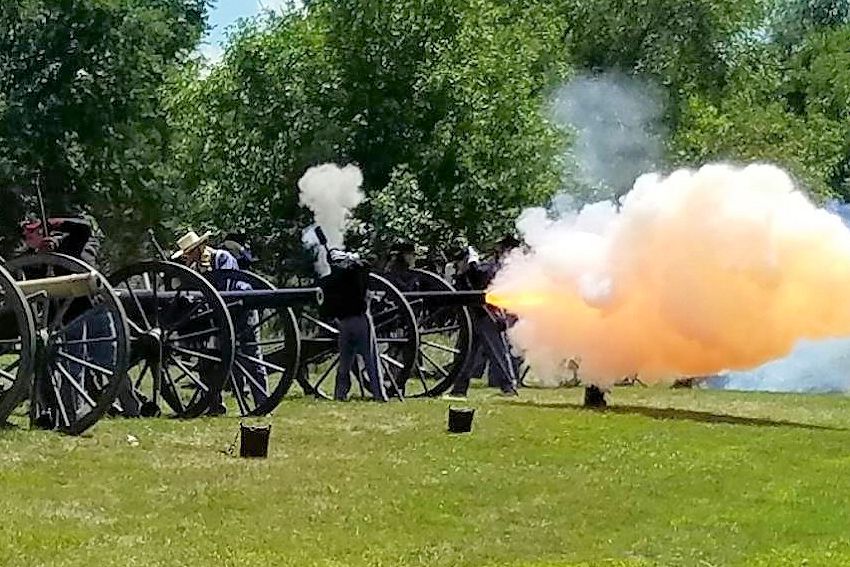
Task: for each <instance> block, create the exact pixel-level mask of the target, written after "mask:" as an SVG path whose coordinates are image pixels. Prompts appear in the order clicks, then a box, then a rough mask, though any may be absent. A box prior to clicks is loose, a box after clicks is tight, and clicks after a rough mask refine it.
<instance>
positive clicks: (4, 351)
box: [0, 254, 130, 435]
mask: <svg viewBox="0 0 850 567" xmlns="http://www.w3.org/2000/svg"><path fill="white" fill-rule="evenodd" d="M0 291H2V304H0V334H1V335H2V339H0V368H2V370H0V379H2V380H0V381H2V384H0V420H2V422H4V423H10V422H11V423H15V422H17V421H20V420H21V419H22V418H24V417H25V416H28V417H29V422H30V424H31V425H36V426H38V427H43V428H52V429H57V430H59V431H62V432H64V433H68V434H71V435H79V434H81V433H83V432H84V431H85V430H87V429H88V428H89V427H91V426H92V425H94V424H95V423H96V422H97V421H98V420H99V419H100V418H101V417H102V416H103V415H105V414H106V413H107V412H108V411H109V408H110V407H111V406H112V403H113V401H114V400H115V399H116V398H117V397H119V394H120V388H121V385H122V384H125V383H126V382H125V380H126V376H127V367H128V360H129V348H130V346H129V345H130V343H129V332H128V328H127V319H126V315H125V313H124V309H123V305H122V303H121V301H120V300H119V299H118V296H117V295H116V294H115V292H114V290H113V289H112V287H111V286H110V285H109V283H108V281H107V280H106V278H105V277H104V276H103V275H102V274H99V273H98V272H97V271H95V270H94V269H92V268H91V267H90V266H88V265H87V264H85V263H84V262H82V261H80V260H77V259H75V258H71V257H69V256H64V255H61V254H39V255H33V256H22V257H20V258H17V259H15V260H12V261H10V262H8V263H6V264H5V267H4V268H3V269H0ZM27 401H29V409H28V410H25V409H24V406H25V402H27Z"/></svg>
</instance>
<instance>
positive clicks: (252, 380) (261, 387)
mask: <svg viewBox="0 0 850 567" xmlns="http://www.w3.org/2000/svg"><path fill="white" fill-rule="evenodd" d="M235 365H236V367H237V368H238V369H239V370H240V371H241V372H242V375H243V376H245V378H247V379H248V381H249V382H250V383H251V384H253V385H254V386H255V387H256V388H257V389H258V390H260V391H261V392H262V393H263V394H264V395H265V396H266V397H269V396H270V395H271V394H270V393H269V387H268V380H266V383H265V384H261V383H260V382H258V381H257V378H256V376H254V375H253V374H252V373H251V372H248V369H247V368H245V366H244V365H243V364H242V363H241V362H239V361H238V360H237V361H236V363H235Z"/></svg>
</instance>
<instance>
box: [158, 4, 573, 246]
mask: <svg viewBox="0 0 850 567" xmlns="http://www.w3.org/2000/svg"><path fill="white" fill-rule="evenodd" d="M379 8H380V9H379ZM561 29H562V24H561V21H560V19H559V17H558V16H557V14H556V13H554V12H553V11H552V10H546V9H542V8H540V7H534V8H530V7H521V6H516V5H513V4H507V3H503V2H496V1H492V0H477V1H475V2H466V1H464V2H460V1H448V0H447V1H441V2H431V3H427V4H425V5H423V4H422V3H421V2H415V1H412V0H411V1H406V2H394V3H392V4H388V5H383V4H381V5H380V6H379V5H378V4H376V3H374V2H369V1H366V0H348V1H339V2H330V1H327V2H314V3H312V4H311V8H310V10H309V12H308V13H307V14H306V15H305V14H303V13H292V12H289V13H285V14H284V15H282V16H278V17H272V18H271V19H261V20H257V21H254V22H248V23H247V24H245V26H244V27H243V28H242V29H241V31H240V32H239V33H238V34H237V36H236V37H235V39H234V41H233V42H232V43H231V45H230V46H229V47H228V49H227V52H226V55H225V59H224V64H223V65H222V66H221V67H219V68H217V69H215V70H213V72H212V73H211V74H210V76H209V77H207V78H206V79H203V80H200V81H198V80H194V79H193V78H190V79H188V80H186V81H185V82H184V83H183V84H182V85H179V87H180V88H178V89H177V91H176V92H175V94H174V95H173V97H172V99H171V102H172V104H171V106H170V108H171V109H172V113H171V117H172V118H171V120H172V124H173V126H174V127H175V129H176V130H177V131H179V132H180V137H179V142H178V144H177V147H176V148H175V150H174V151H173V155H174V156H175V159H176V161H177V163H179V164H180V167H179V170H180V178H179V179H178V180H177V181H176V182H177V185H178V186H179V187H181V189H180V191H179V192H178V193H179V194H180V195H183V196H185V195H192V199H193V201H192V202H189V203H187V202H186V200H185V198H184V197H181V198H180V199H179V200H178V201H176V202H175V208H174V210H175V211H181V210H182V211H185V209H186V208H187V205H188V209H189V210H188V212H182V213H181V214H180V216H181V217H183V218H191V219H195V221H196V222H204V223H210V222H214V223H215V225H216V227H217V228H221V229H226V228H229V227H232V226H237V225H239V226H241V225H243V224H245V223H246V219H250V226H249V227H248V228H250V229H251V231H252V232H253V233H255V234H263V235H271V238H270V241H269V244H270V246H271V247H272V248H273V250H274V252H275V253H278V254H280V255H282V256H286V255H291V254H293V253H294V252H295V248H297V247H299V246H300V243H299V240H298V238H296V236H297V231H296V228H297V227H298V226H299V225H301V226H303V224H304V223H305V222H306V221H307V212H306V211H303V210H300V209H299V208H298V206H297V189H296V183H297V180H298V178H299V177H300V176H301V175H302V174H303V172H304V170H305V169H306V168H307V167H309V166H310V165H314V164H317V163H320V162H323V161H336V162H338V163H348V162H353V163H356V164H358V165H359V166H360V167H361V168H362V169H363V172H364V178H365V182H364V186H365V190H366V191H367V194H368V195H369V196H370V197H371V196H372V195H375V196H376V197H377V202H376V204H375V207H377V208H376V209H375V211H373V210H372V205H366V206H364V207H361V210H359V211H357V214H358V218H359V220H360V222H361V224H363V223H365V224H363V226H364V229H363V234H362V236H363V238H366V239H367V240H369V241H371V242H374V243H376V244H378V245H379V246H380V245H381V244H380V243H381V242H386V241H387V236H384V235H382V236H379V237H376V236H374V235H375V234H377V233H378V232H379V231H383V230H385V229H386V230H389V231H390V233H392V234H395V232H393V231H401V230H407V229H413V228H414V227H415V226H419V228H423V227H422V226H420V225H415V224H407V225H404V226H402V225H403V223H402V225H397V226H390V225H389V224H388V222H387V220H388V219H389V218H390V212H389V211H388V210H387V207H389V206H390V205H388V203H390V202H392V203H395V205H394V206H399V207H407V206H408V204H406V203H402V202H401V201H399V200H398V197H399V195H395V194H396V193H397V191H398V184H400V183H401V184H405V185H408V186H410V184H411V183H412V184H414V185H415V186H416V187H417V192H416V193H415V194H414V195H411V197H413V199H414V202H412V203H410V204H409V205H410V206H413V207H414V208H415V209H416V211H417V213H416V217H417V222H428V221H427V219H438V220H439V224H438V225H434V226H439V230H438V229H436V228H434V226H431V227H430V228H427V227H426V228H424V230H426V234H427V235H429V236H428V237H429V238H433V239H434V240H433V241H432V242H430V244H438V243H440V242H443V243H444V242H447V241H448V240H449V239H451V238H452V237H453V236H456V235H459V234H462V233H468V234H469V236H470V237H471V238H474V239H494V238H495V237H496V235H497V234H499V233H500V232H501V231H502V230H505V229H506V228H508V227H509V226H510V225H511V224H512V222H513V219H514V218H515V217H516V214H517V213H518V212H519V211H520V210H521V208H522V207H524V206H527V205H529V204H539V203H542V202H544V201H545V200H546V199H547V198H548V196H549V195H551V194H552V192H553V191H554V190H555V189H556V188H557V186H558V183H559V178H558V175H557V172H558V169H557V167H556V157H557V155H558V152H559V149H560V137H559V136H558V134H557V132H555V131H554V129H553V128H552V127H551V126H550V125H549V124H548V123H547V121H546V119H545V116H544V115H543V114H542V113H541V107H542V105H543V101H544V99H545V95H546V93H547V89H548V88H549V87H551V86H553V85H554V84H556V83H557V82H558V81H559V80H560V78H561V77H563V75H564V74H565V72H566V68H565V66H564V64H563V63H562V61H563V57H562V53H561V52H562V47H561V46H560V44H559V41H558V40H559V34H560V33H561ZM399 176H401V177H399ZM402 178H403V181H402ZM420 192H421V193H420ZM181 207H182V209H181ZM367 233H368V234H367ZM410 236H411V235H410V234H408V235H407V237H408V238H410ZM353 237H354V239H355V240H357V235H353ZM360 240H361V241H362V238H361V239H360ZM379 241H380V242H379ZM354 244H357V243H356V242H355V243H354Z"/></svg>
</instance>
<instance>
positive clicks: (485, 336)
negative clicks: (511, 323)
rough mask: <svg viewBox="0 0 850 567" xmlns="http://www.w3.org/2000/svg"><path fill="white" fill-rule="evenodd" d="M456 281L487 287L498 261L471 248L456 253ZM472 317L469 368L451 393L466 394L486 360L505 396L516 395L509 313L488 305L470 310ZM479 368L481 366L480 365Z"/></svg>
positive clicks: (460, 286)
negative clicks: (487, 259)
mask: <svg viewBox="0 0 850 567" xmlns="http://www.w3.org/2000/svg"><path fill="white" fill-rule="evenodd" d="M455 259H456V264H455V284H456V286H457V288H458V289H465V290H486V289H487V287H488V286H489V285H490V282H491V281H492V279H493V277H494V276H495V275H496V271H497V270H498V267H499V265H498V263H497V262H496V261H490V262H488V261H483V260H481V259H480V257H479V255H478V253H477V252H476V251H475V250H474V249H473V248H472V247H471V246H468V247H466V249H465V250H463V251H461V252H460V253H459V254H457V255H456V257H455ZM470 315H471V316H472V329H473V335H472V354H471V356H470V359H469V363H467V365H466V367H465V368H463V369H462V370H461V372H460V374H459V375H458V377H457V379H456V380H455V383H454V386H453V388H452V390H451V393H450V396H452V397H464V396H466V393H467V390H468V389H469V382H470V380H471V379H472V378H473V373H474V372H477V371H481V370H482V368H480V367H481V366H482V365H481V362H482V361H485V360H486V363H487V364H488V365H489V367H490V376H491V377H492V378H491V379H492V381H493V382H494V384H495V385H496V386H498V387H499V388H500V389H501V390H502V393H503V394H505V395H511V396H515V395H516V393H517V392H516V387H517V379H516V372H515V368H514V360H513V359H512V358H511V354H510V346H509V345H508V341H507V338H506V336H505V330H506V329H507V326H508V318H507V314H505V313H504V312H502V311H501V310H499V309H496V308H495V307H492V306H489V305H484V306H481V307H474V308H472V309H470ZM476 367H478V368H476Z"/></svg>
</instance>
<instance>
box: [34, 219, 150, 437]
mask: <svg viewBox="0 0 850 567" xmlns="http://www.w3.org/2000/svg"><path fill="white" fill-rule="evenodd" d="M47 227H48V228H47V231H46V232H47V234H45V230H44V229H43V228H42V221H41V220H40V219H38V218H36V217H35V216H34V215H31V216H30V217H29V218H28V219H27V220H25V221H24V222H23V223H21V236H22V248H21V250H20V251H21V252H22V253H25V254H38V253H42V252H55V253H58V254H65V255H67V256H71V257H73V258H77V259H78V260H82V261H83V262H85V263H86V264H88V265H89V266H91V267H92V268H94V269H99V268H100V266H99V264H100V262H99V260H100V258H99V253H100V244H101V240H102V238H103V233H102V232H101V231H100V229H99V228H98V226H97V224H96V223H95V222H94V219H92V218H90V217H89V218H85V217H84V216H83V215H68V216H62V217H51V218H49V219H47ZM44 275H46V274H35V276H36V277H43V276H44ZM78 309H84V307H82V306H80V307H78ZM81 314H82V313H78V312H77V311H75V310H74V309H73V308H69V309H68V311H67V312H66V315H65V319H67V320H68V321H72V323H71V325H70V326H69V327H68V329H67V331H66V339H67V340H69V341H78V342H79V341H82V340H83V337H84V336H85V337H86V338H87V339H91V344H89V345H82V344H79V345H74V346H70V347H68V348H69V351H70V354H72V355H74V356H77V357H78V358H87V359H88V360H90V361H91V362H94V363H95V364H100V365H101V366H103V367H106V368H109V367H111V366H112V365H113V362H114V357H115V351H114V345H113V343H112V342H111V341H108V340H106V341H98V340H96V339H99V338H107V337H111V336H113V335H114V328H113V326H112V323H113V322H112V321H111V320H110V318H109V316H108V315H105V314H100V315H98V314H94V315H89V316H86V317H85V318H84V319H83V322H82V323H77V324H74V323H73V320H74V319H75V318H76V317H78V316H80V315H81ZM83 349H88V352H89V354H90V357H86V356H85V353H84V351H83ZM68 370H69V372H70V373H71V374H72V375H73V376H75V377H76V378H78V379H79V378H80V377H81V376H84V375H85V370H84V369H83V367H82V366H80V365H78V364H71V365H70V368H69V369H68ZM68 388H69V386H67V385H63V387H62V391H61V392H60V393H61V395H62V397H63V398H67V399H66V403H65V406H66V407H73V404H72V403H71V399H72V398H73V397H74V394H73V393H72V392H70V391H65V390H66V389H68ZM49 390H50V388H49V386H48V385H47V384H42V385H40V387H39V394H38V395H39V397H41V399H42V400H44V399H49V398H50V397H51V396H52V395H53V393H52V392H51V391H49ZM118 401H119V403H120V404H121V409H122V414H123V415H124V416H125V417H139V415H140V410H141V401H140V400H139V399H138V397H137V396H136V395H135V394H134V393H133V388H132V385H131V384H130V379H129V378H127V379H126V380H125V381H124V382H122V383H121V384H120V385H119V388H118ZM50 419H51V418H49V417H47V416H41V417H39V418H38V420H39V423H40V425H42V426H46V425H47V421H49V420H50Z"/></svg>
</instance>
